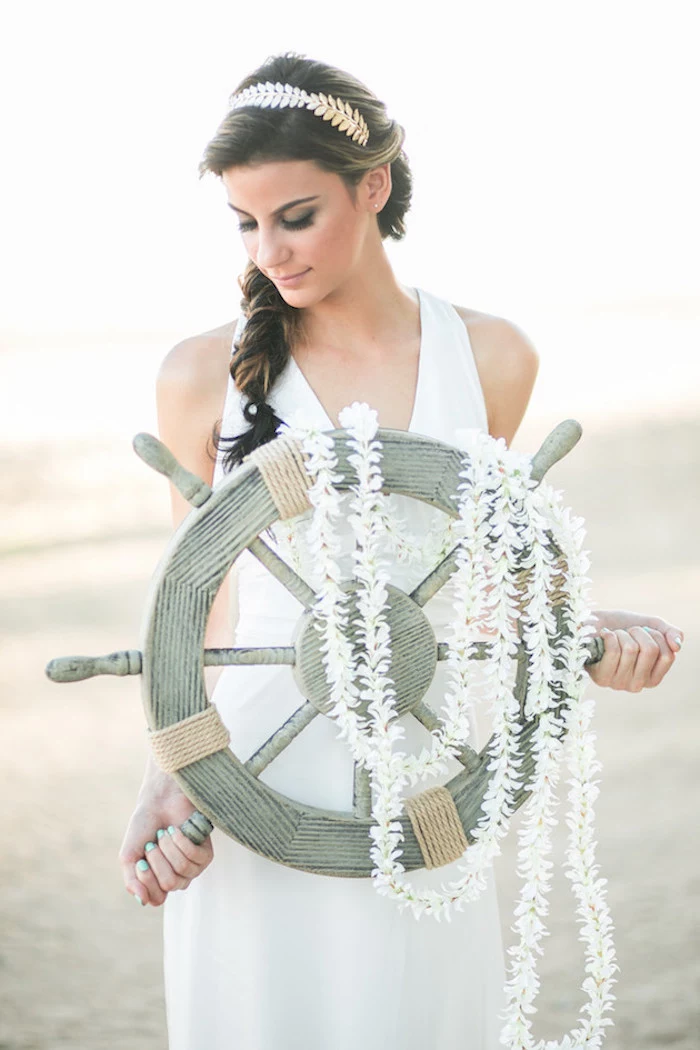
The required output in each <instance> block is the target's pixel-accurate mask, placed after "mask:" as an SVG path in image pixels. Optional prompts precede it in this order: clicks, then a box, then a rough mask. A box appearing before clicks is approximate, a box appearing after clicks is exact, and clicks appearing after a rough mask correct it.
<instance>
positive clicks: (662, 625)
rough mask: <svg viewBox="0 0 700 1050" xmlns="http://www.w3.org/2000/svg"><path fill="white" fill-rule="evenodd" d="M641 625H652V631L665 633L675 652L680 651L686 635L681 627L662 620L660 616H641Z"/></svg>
mask: <svg viewBox="0 0 700 1050" xmlns="http://www.w3.org/2000/svg"><path fill="white" fill-rule="evenodd" d="M640 626H643V627H651V629H652V631H659V633H660V634H663V635H665V637H666V640H667V642H668V644H669V645H670V647H671V648H672V649H673V651H674V652H678V651H679V650H680V649H681V648H682V646H683V641H684V640H685V635H684V633H683V631H682V630H681V629H680V627H676V626H674V624H672V623H669V622H668V620H662V619H661V617H660V616H644V617H640Z"/></svg>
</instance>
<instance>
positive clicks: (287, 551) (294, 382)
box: [214, 290, 487, 645]
mask: <svg viewBox="0 0 700 1050" xmlns="http://www.w3.org/2000/svg"><path fill="white" fill-rule="evenodd" d="M418 295H419V301H420V308H421V345H420V354H419V362H418V380H417V384H416V391H415V396H414V403H413V411H412V415H411V421H410V424H409V427H408V432H410V433H412V434H421V435H424V436H425V437H431V438H434V439H436V440H437V441H442V442H444V443H445V444H447V445H452V446H454V447H460V446H461V445H462V444H463V439H462V436H461V432H462V431H463V430H465V429H472V428H477V429H480V430H485V429H487V421H486V420H487V417H486V407H485V404H484V398H483V394H482V391H481V386H480V384H479V377H478V374H477V370H476V365H475V362H474V355H473V353H472V349H471V344H470V342H469V335H468V333H467V329H466V327H465V325H464V322H463V321H462V319H461V317H460V316H459V314H458V313H457V311H456V310H455V309H454V307H453V306H452V305H451V304H450V303H448V302H445V301H444V300H442V299H438V298H436V297H435V296H433V295H430V294H429V293H427V292H424V291H422V290H420V291H418ZM236 338H237V335H236V336H234V340H235V339H236ZM244 403H245V399H244V397H243V395H242V394H241V393H240V391H238V390H237V389H236V388H235V387H234V385H233V383H232V382H231V381H230V380H229V388H228V394H227V397H226V404H225V407H224V415H223V421H222V427H221V432H222V434H223V435H224V436H225V437H230V436H233V435H236V434H240V433H242V432H243V431H244V430H246V429H247V426H248V424H247V423H246V421H245V419H244V416H243V406H244ZM269 403H270V405H271V406H272V407H273V408H274V410H275V413H276V414H277V416H278V417H279V418H280V419H282V420H285V421H291V419H292V418H293V417H294V418H295V420H298V419H299V418H300V417H301V419H302V420H304V419H305V420H307V421H308V422H309V423H311V424H313V425H315V426H318V427H320V428H321V429H323V430H333V429H335V427H334V425H333V423H332V422H331V420H330V419H329V417H328V415H327V413H326V411H325V409H324V408H323V406H322V404H321V402H320V401H319V399H318V397H317V396H316V394H315V393H314V391H313V390H312V388H311V386H310V385H309V383H308V381H307V379H306V377H305V376H304V375H303V373H302V371H301V369H300V368H299V366H298V365H297V364H296V362H295V361H294V360H293V358H291V357H290V359H289V361H288V362H287V365H286V366H285V368H284V370H283V371H282V373H281V374H280V376H279V377H278V379H277V382H276V383H275V384H274V386H273V388H272V390H271V392H270V395H269ZM369 403H370V404H371V399H370V402H369ZM222 478H223V467H222V462H221V456H219V459H218V461H217V464H216V468H215V472H214V483H215V484H218V483H219V482H220V481H221V480H222ZM343 498H344V499H345V500H349V499H350V498H351V496H350V495H349V494H346V495H345V496H344V497H343ZM387 498H388V510H389V511H390V514H391V515H392V519H393V520H394V521H395V522H397V529H396V533H395V534H393V535H389V534H387V536H386V538H385V549H384V551H383V555H384V557H385V558H386V560H387V562H388V564H389V565H390V566H391V574H392V576H391V578H392V583H394V584H395V585H396V586H398V587H401V588H402V589H404V590H411V589H412V587H413V586H415V584H417V583H418V582H419V581H420V580H421V579H422V577H423V576H424V575H425V574H426V571H427V568H432V567H433V566H434V565H435V564H437V561H438V560H439V559H440V558H441V557H442V556H444V554H446V553H447V552H448V551H449V550H450V549H451V547H452V546H453V543H454V541H453V540H452V538H451V533H450V531H449V529H450V519H449V518H448V516H447V515H446V514H444V513H443V512H442V511H440V510H437V509H436V508H434V507H430V506H428V504H425V503H421V502H420V501H419V500H417V499H412V498H411V497H409V496H403V495H398V494H392V495H390V496H388V497H387ZM310 515H311V511H310V510H309V511H308V512H307V513H306V514H303V515H300V516H299V517H298V518H294V519H292V521H291V522H276V523H275V524H274V525H273V527H272V529H271V533H272V535H271V542H274V543H275V545H276V547H277V550H278V553H279V554H280V556H281V557H282V558H284V559H285V560H286V561H288V562H289V563H290V564H291V565H292V566H293V568H294V569H295V571H296V572H297V573H299V575H301V576H303V577H304V578H306V579H307V580H308V581H309V582H310V583H311V584H312V585H313V574H314V572H315V566H314V564H313V562H312V559H311V558H310V556H309V555H308V550H307V547H306V544H305V541H304V538H305V531H306V528H307V526H308V521H309V518H310ZM345 519H347V515H344V520H343V522H342V523H340V524H339V526H338V528H339V533H340V540H341V551H340V554H339V564H340V568H341V572H342V573H343V575H347V576H350V575H351V572H352V549H353V546H354V540H353V537H352V534H351V530H350V526H349V525H348V523H347V520H345ZM237 564H238V583H239V596H240V607H241V609H242V610H243V611H244V612H245V616H244V617H242V620H241V622H240V623H239V631H241V630H243V631H244V632H245V637H246V639H247V641H246V644H251V645H253V644H265V642H264V641H262V640H259V641H258V642H255V641H254V638H255V637H256V636H257V635H258V633H259V632H260V631H262V632H263V634H266V632H268V631H272V633H274V631H277V633H278V635H279V632H280V630H281V631H282V632H284V631H285V630H286V629H287V627H288V628H289V630H290V631H291V630H292V627H293V625H294V623H296V620H297V618H298V613H299V609H298V603H297V601H296V599H294V598H293V597H292V596H291V595H290V594H289V593H288V592H286V591H285V590H284V588H283V587H282V586H281V584H279V582H278V581H277V580H275V579H274V578H273V577H272V576H270V574H269V573H268V572H267V570H266V569H264V568H263V566H262V565H261V564H260V563H259V562H258V561H256V559H255V558H253V557H252V555H250V554H249V553H248V552H247V551H244V552H243V554H242V555H241V556H240V558H239V559H238V563H237ZM449 602H450V587H449V586H446V587H443V588H442V590H441V591H440V592H439V593H438V595H437V596H436V597H435V598H434V599H432V600H431V601H430V602H429V603H428V607H426V611H427V612H428V613H429V615H430V617H431V619H432V618H434V617H437V618H438V619H441V618H444V619H445V622H446V620H447V619H449V616H450V605H449ZM248 628H249V629H250V633H248ZM240 644H242V643H240ZM270 644H272V643H270ZM275 644H282V643H281V642H276V643H275Z"/></svg>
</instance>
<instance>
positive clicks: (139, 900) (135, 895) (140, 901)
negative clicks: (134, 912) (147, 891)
mask: <svg viewBox="0 0 700 1050" xmlns="http://www.w3.org/2000/svg"><path fill="white" fill-rule="evenodd" d="M134 900H135V901H138V902H139V904H140V905H141V907H142V908H143V901H142V900H141V898H140V897H139V895H138V893H135V894H134Z"/></svg>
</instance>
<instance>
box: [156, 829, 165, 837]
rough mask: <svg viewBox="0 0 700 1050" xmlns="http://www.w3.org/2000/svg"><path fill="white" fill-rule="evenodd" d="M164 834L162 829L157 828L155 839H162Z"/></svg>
mask: <svg viewBox="0 0 700 1050" xmlns="http://www.w3.org/2000/svg"><path fill="white" fill-rule="evenodd" d="M164 834H165V830H164V829H163V828H158V830H157V831H156V838H157V839H162V838H163V835H164Z"/></svg>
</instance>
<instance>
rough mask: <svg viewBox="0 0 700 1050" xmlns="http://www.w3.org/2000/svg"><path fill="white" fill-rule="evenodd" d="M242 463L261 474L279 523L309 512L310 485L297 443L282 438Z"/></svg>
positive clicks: (260, 448)
mask: <svg viewBox="0 0 700 1050" xmlns="http://www.w3.org/2000/svg"><path fill="white" fill-rule="evenodd" d="M245 459H246V460H250V461H251V462H252V463H254V464H255V465H256V467H257V468H258V470H259V471H260V473H261V474H262V476H263V479H264V481H265V484H266V485H267V488H268V490H269V492H270V495H271V496H272V499H273V502H274V504H275V506H276V508H277V510H278V512H279V516H280V520H281V521H287V520H288V519H289V518H294V517H296V516H297V515H298V514H303V513H304V511H306V510H308V509H309V507H310V506H311V504H310V502H309V491H308V490H309V485H310V484H311V482H310V479H309V475H308V473H307V472H306V468H305V466H304V458H303V456H302V453H301V448H300V446H299V442H298V441H296V440H295V439H294V438H292V437H291V436H289V435H285V434H282V435H280V437H279V438H277V440H276V441H274V442H272V443H268V444H266V445H260V446H259V448H256V449H254V450H253V451H252V452H250V453H249V454H248V455H247V456H246V457H245Z"/></svg>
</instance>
